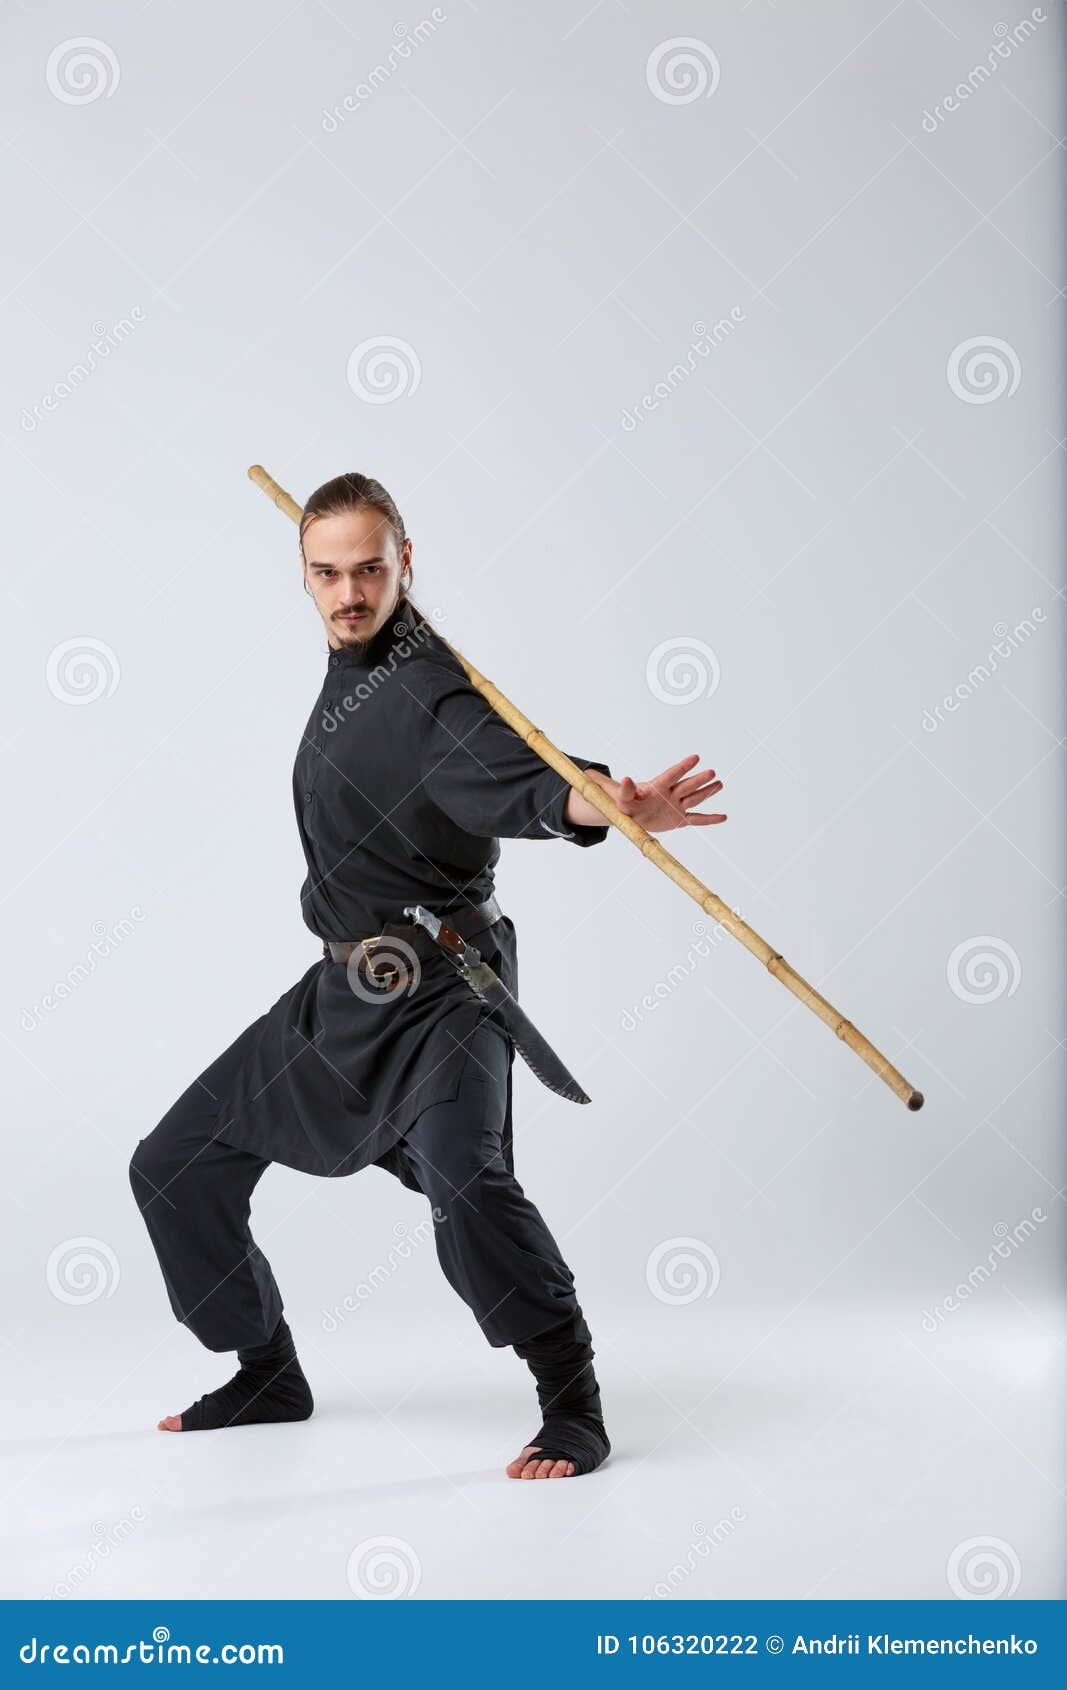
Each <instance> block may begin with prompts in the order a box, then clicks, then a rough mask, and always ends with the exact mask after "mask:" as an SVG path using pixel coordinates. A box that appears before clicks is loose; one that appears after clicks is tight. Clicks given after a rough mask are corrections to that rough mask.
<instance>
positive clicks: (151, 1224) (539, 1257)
mask: <svg viewBox="0 0 1067 1690" xmlns="http://www.w3.org/2000/svg"><path fill="white" fill-rule="evenodd" d="M220 1062H221V1059H220V1060H219V1061H216V1062H215V1063H213V1064H212V1066H211V1067H210V1068H207V1069H205V1070H204V1073H203V1075H201V1076H200V1078H199V1079H197V1080H194V1082H193V1084H192V1085H191V1086H190V1087H189V1088H188V1090H187V1091H185V1092H184V1093H183V1094H182V1096H181V1097H180V1098H179V1099H178V1101H177V1102H176V1103H175V1104H174V1105H173V1106H172V1107H171V1108H170V1109H169V1110H168V1111H167V1113H166V1115H164V1117H163V1119H162V1120H161V1121H160V1123H159V1125H158V1126H157V1127H156V1128H155V1129H154V1130H153V1131H152V1132H151V1133H149V1134H148V1137H147V1138H143V1139H141V1140H140V1142H139V1143H138V1145H137V1148H136V1150H135V1151H134V1153H133V1158H132V1160H131V1162H130V1183H131V1185H132V1187H133V1193H134V1196H135V1197H136V1199H137V1204H138V1207H139V1208H140V1210H141V1213H142V1215H143V1216H144V1219H145V1223H146V1225H147V1227H148V1231H149V1234H150V1236H151V1239H152V1243H153V1245H154V1246H155V1251H156V1255H157V1256H158V1258H159V1265H160V1267H161V1268H162V1270H163V1278H164V1281H165V1283H166V1287H167V1293H168V1296H169V1297H170V1304H171V1308H172V1309H173V1310H174V1313H175V1315H176V1316H177V1318H178V1319H179V1320H180V1321H182V1322H184V1324H185V1325H186V1326H188V1328H189V1330H190V1331H191V1332H194V1333H195V1334H196V1336H197V1337H198V1338H199V1339H200V1342H201V1343H202V1344H205V1345H206V1346H207V1348H208V1349H209V1350H237V1349H243V1348H245V1347H248V1346H251V1345H253V1344H262V1343H265V1342H266V1340H267V1339H268V1338H269V1337H270V1336H271V1334H272V1332H273V1331H274V1328H275V1327H276V1326H277V1324H278V1319H279V1317H280V1315H281V1313H282V1307H283V1305H282V1296H281V1292H280V1291H279V1289H278V1285H277V1282H276V1280H275V1278H274V1274H273V1273H272V1272H271V1267H270V1263H269V1262H268V1261H267V1258H266V1257H265V1256H264V1254H263V1252H262V1251H261V1250H260V1248H259V1246H258V1245H257V1244H256V1243H255V1241H254V1239H253V1238H252V1234H251V1232H250V1231H249V1224H248V1223H249V1212H250V1204H251V1197H252V1192H253V1191H254V1189H255V1187H256V1184H257V1183H258V1181H259V1179H260V1177H261V1176H262V1174H263V1173H265V1171H266V1170H267V1168H269V1167H270V1162H269V1161H267V1160H265V1159H264V1158H263V1157H260V1156H256V1155H254V1154H252V1153H251V1152H249V1151H247V1150H242V1149H238V1148H237V1147H236V1146H234V1145H229V1144H227V1143H226V1142H225V1140H224V1139H223V1138H221V1137H218V1136H215V1135H216V1134H217V1132H218V1125H217V1116H216V1112H215V1110H214V1108H213V1107H212V1103H213V1098H214V1097H217V1096H218V1095H220V1094H221V1093H222V1092H223V1091H224V1090H225V1088H226V1085H227V1083H228V1082H227V1076H226V1074H225V1073H224V1072H222V1071H221V1068H220ZM506 1101H507V1044H506V1041H505V1039H504V1036H503V1034H502V1033H501V1032H500V1030H499V1029H498V1028H496V1027H494V1026H493V1025H492V1023H489V1022H484V1023H483V1024H482V1025H481V1026H479V1027H478V1028H477V1030H476V1032H475V1033H474V1035H473V1037H472V1040H471V1046H470V1052H469V1054H468V1056H467V1061H466V1065H465V1067H464V1069H463V1074H462V1076H461V1079H460V1086H459V1091H458V1093H457V1095H456V1097H455V1098H454V1099H453V1100H452V1101H451V1102H449V1103H436V1104H433V1105H431V1106H430V1107H429V1108H428V1109H425V1110H423V1112H422V1114H421V1115H420V1116H419V1117H418V1119H417V1121H416V1122H415V1123H414V1125H413V1126H412V1127H410V1128H409V1129H408V1132H407V1133H406V1134H405V1136H404V1138H403V1139H401V1140H400V1142H399V1144H398V1145H397V1146H396V1158H395V1162H394V1161H393V1160H392V1159H390V1160H389V1161H387V1162H386V1164H385V1165H386V1166H388V1167H390V1168H391V1169H392V1171H394V1172H396V1173H398V1174H400V1173H404V1174H406V1175H407V1180H405V1183H408V1182H410V1183H412V1184H414V1185H417V1187H418V1189H420V1190H421V1191H422V1192H424V1193H425V1195H426V1197H428V1198H429V1201H430V1204H431V1207H432V1210H433V1212H434V1240H435V1243H436V1247H437V1255H438V1260H439V1261H440V1263H441V1267H442V1268H443V1270H444V1273H445V1277H446V1278H447V1280H448V1282H449V1284H450V1285H451V1286H452V1287H453V1289H454V1290H455V1291H457V1292H458V1293H459V1295H460V1296H461V1297H462V1298H463V1301H464V1302H465V1303H466V1304H467V1306H468V1307H469V1308H470V1310H471V1312H472V1314H473V1315H474V1317H475V1319H476V1320H477V1322H478V1324H479V1326H480V1327H481V1329H482V1331H483V1332H484V1333H485V1336H486V1338H487V1339H488V1341H489V1343H490V1344H492V1345H494V1346H495V1347H501V1346H503V1345H505V1344H520V1343H525V1342H526V1341H527V1340H528V1339H530V1338H534V1337H537V1336H538V1335H539V1334H540V1333H543V1332H546V1331H547V1330H548V1329H549V1328H550V1327H552V1326H557V1325H558V1324H559V1323H560V1321H562V1320H565V1319H566V1318H567V1316H568V1315H571V1314H573V1312H574V1310H575V1309H576V1307H577V1299H576V1297H575V1293H574V1276H573V1274H572V1273H571V1271H570V1269H569V1268H568V1266H567V1264H566V1262H565V1261H564V1260H563V1257H562V1255H561V1254H560V1251H559V1246H558V1245H557V1244H556V1242H555V1240H554V1238H553V1237H552V1234H551V1233H550V1232H549V1230H548V1227H547V1226H546V1225H545V1223H544V1221H543V1220H542V1218H541V1216H540V1214H539V1213H538V1211H537V1209H536V1208H535V1207H534V1205H533V1204H532V1203H531V1202H530V1201H529V1199H528V1198H527V1197H526V1196H525V1195H524V1193H523V1189H522V1187H521V1185H520V1184H519V1182H518V1181H517V1179H516V1178H515V1175H514V1173H513V1171H512V1166H511V1154H510V1152H511V1146H510V1144H508V1145H506V1146H505V1145H504V1144H503V1130H504V1120H505V1113H506Z"/></svg>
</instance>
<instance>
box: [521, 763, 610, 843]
mask: <svg viewBox="0 0 1067 1690" xmlns="http://www.w3.org/2000/svg"><path fill="white" fill-rule="evenodd" d="M567 755H568V757H570V759H571V762H572V763H577V765H578V767H579V768H580V769H599V771H600V773H601V774H602V775H607V777H608V779H609V780H611V779H612V778H613V777H612V773H611V770H610V769H609V768H608V765H607V764H606V763H598V762H596V760H595V759H594V758H591V757H575V756H573V755H572V754H571V753H570V752H568V753H567ZM550 772H551V773H552V774H553V775H554V779H555V780H556V781H562V786H561V787H560V790H559V791H558V792H557V793H556V795H555V797H554V798H553V799H552V800H551V802H550V803H549V804H547V805H546V806H545V808H544V809H543V810H542V811H541V813H540V816H539V818H538V821H539V825H540V826H541V828H542V829H543V830H544V832H545V834H546V835H552V834H554V835H557V836H558V837H559V838H560V839H566V840H567V841H568V842H569V843H570V844H572V845H600V844H602V843H603V842H604V840H605V839H606V838H607V836H608V824H607V822H604V823H603V825H602V826H597V827H592V826H587V825H586V824H585V823H584V822H572V821H568V820H567V819H566V817H565V816H564V814H563V812H564V810H565V809H566V807H567V794H568V793H569V792H570V790H571V786H570V782H569V781H564V780H563V777H562V775H556V774H555V772H554V771H550Z"/></svg>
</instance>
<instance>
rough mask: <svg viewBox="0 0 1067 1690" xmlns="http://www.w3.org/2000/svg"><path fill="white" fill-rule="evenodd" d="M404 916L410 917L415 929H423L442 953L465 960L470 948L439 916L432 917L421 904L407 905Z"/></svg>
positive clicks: (430, 912)
mask: <svg viewBox="0 0 1067 1690" xmlns="http://www.w3.org/2000/svg"><path fill="white" fill-rule="evenodd" d="M404 914H405V915H406V916H410V918H411V920H412V921H413V922H414V924H415V926H416V927H425V929H426V931H427V933H429V935H430V937H431V938H432V939H434V940H435V941H436V942H437V944H439V945H440V947H441V949H442V950H443V951H448V952H449V953H450V955H452V956H454V957H459V958H460V959H461V960H462V959H465V958H467V956H468V954H469V952H470V951H471V949H472V947H471V946H469V945H468V944H467V941H466V939H464V938H462V937H461V935H460V934H458V933H457V932H456V930H455V928H454V927H449V925H448V923H447V922H445V921H442V920H441V918H440V916H436V915H434V914H433V911H432V910H428V909H425V908H424V907H423V905H422V904H409V905H408V906H407V908H406V909H405V911H404Z"/></svg>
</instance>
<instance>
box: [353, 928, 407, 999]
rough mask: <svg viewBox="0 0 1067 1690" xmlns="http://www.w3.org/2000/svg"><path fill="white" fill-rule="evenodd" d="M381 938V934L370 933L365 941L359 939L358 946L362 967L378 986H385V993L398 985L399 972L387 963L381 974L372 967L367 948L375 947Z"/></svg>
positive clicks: (392, 964)
mask: <svg viewBox="0 0 1067 1690" xmlns="http://www.w3.org/2000/svg"><path fill="white" fill-rule="evenodd" d="M382 937H383V935H382V934H381V933H370V934H368V935H367V937H366V938H365V939H361V940H360V941H359V944H360V949H361V950H362V952H363V965H364V967H365V968H366V970H367V973H368V974H369V975H370V977H371V979H372V980H374V981H376V982H377V984H378V985H379V986H385V988H386V990H387V991H392V989H393V987H394V986H397V985H399V984H400V970H399V969H398V968H397V966H396V964H395V963H388V964H387V965H386V967H385V969H384V970H383V971H382V973H380V974H379V973H378V971H377V970H376V969H375V967H374V963H373V960H372V958H371V954H370V949H369V948H368V947H370V946H373V945H376V944H377V943H378V941H379V939H381V938H382Z"/></svg>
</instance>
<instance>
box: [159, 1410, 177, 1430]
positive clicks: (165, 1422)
mask: <svg viewBox="0 0 1067 1690" xmlns="http://www.w3.org/2000/svg"><path fill="white" fill-rule="evenodd" d="M181 1429H182V1417H181V1415H180V1414H165V1415H164V1416H163V1418H162V1420H159V1421H157V1423H156V1431H157V1432H180V1431H181Z"/></svg>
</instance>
